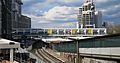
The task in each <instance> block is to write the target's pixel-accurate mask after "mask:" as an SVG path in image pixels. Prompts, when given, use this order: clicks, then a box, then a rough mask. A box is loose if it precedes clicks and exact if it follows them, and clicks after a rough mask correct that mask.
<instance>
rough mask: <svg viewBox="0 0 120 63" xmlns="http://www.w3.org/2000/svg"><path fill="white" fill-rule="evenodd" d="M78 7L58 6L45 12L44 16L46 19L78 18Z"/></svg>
mask: <svg viewBox="0 0 120 63" xmlns="http://www.w3.org/2000/svg"><path fill="white" fill-rule="evenodd" d="M78 9H79V8H78V7H67V6H56V7H54V8H52V9H50V10H49V11H48V12H45V13H44V14H43V15H44V16H42V18H44V19H46V20H69V19H77V13H78Z"/></svg>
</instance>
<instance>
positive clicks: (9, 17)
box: [1, 0, 22, 38]
mask: <svg viewBox="0 0 120 63" xmlns="http://www.w3.org/2000/svg"><path fill="white" fill-rule="evenodd" d="M1 3H2V7H1V8H2V11H1V12H2V37H3V38H11V34H12V29H13V28H17V27H18V22H19V20H20V17H21V5H22V2H21V0H1Z"/></svg>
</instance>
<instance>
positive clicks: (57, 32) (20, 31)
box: [12, 28, 107, 38]
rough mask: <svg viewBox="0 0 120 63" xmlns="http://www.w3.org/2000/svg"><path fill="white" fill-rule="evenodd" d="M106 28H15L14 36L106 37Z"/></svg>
mask: <svg viewBox="0 0 120 63" xmlns="http://www.w3.org/2000/svg"><path fill="white" fill-rule="evenodd" d="M106 33H107V30H106V28H79V29H77V28H44V29H31V28H14V29H13V32H12V34H13V36H14V37H18V38H19V37H20V36H21V35H26V36H27V37H40V36H42V37H43V36H58V37H60V36H103V35H106Z"/></svg>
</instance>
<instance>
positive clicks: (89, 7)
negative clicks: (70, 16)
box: [78, 0, 102, 28]
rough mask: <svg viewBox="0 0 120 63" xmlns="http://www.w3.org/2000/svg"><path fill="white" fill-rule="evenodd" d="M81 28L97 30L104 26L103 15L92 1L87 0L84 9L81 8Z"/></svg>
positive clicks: (79, 17)
mask: <svg viewBox="0 0 120 63" xmlns="http://www.w3.org/2000/svg"><path fill="white" fill-rule="evenodd" d="M78 19H79V25H80V26H79V28H97V27H101V26H102V23H101V22H102V13H101V12H100V11H96V9H95V4H94V2H93V1H92V0H85V3H83V5H82V7H81V8H79V15H78Z"/></svg>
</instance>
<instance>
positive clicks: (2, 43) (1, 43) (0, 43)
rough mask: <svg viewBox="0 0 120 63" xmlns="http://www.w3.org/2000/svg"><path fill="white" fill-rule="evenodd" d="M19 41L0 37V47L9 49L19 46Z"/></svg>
mask: <svg viewBox="0 0 120 63" xmlns="http://www.w3.org/2000/svg"><path fill="white" fill-rule="evenodd" d="M19 47H20V43H18V42H15V41H11V40H7V39H2V38H1V39H0V49H6V48H7V49H10V48H19Z"/></svg>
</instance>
